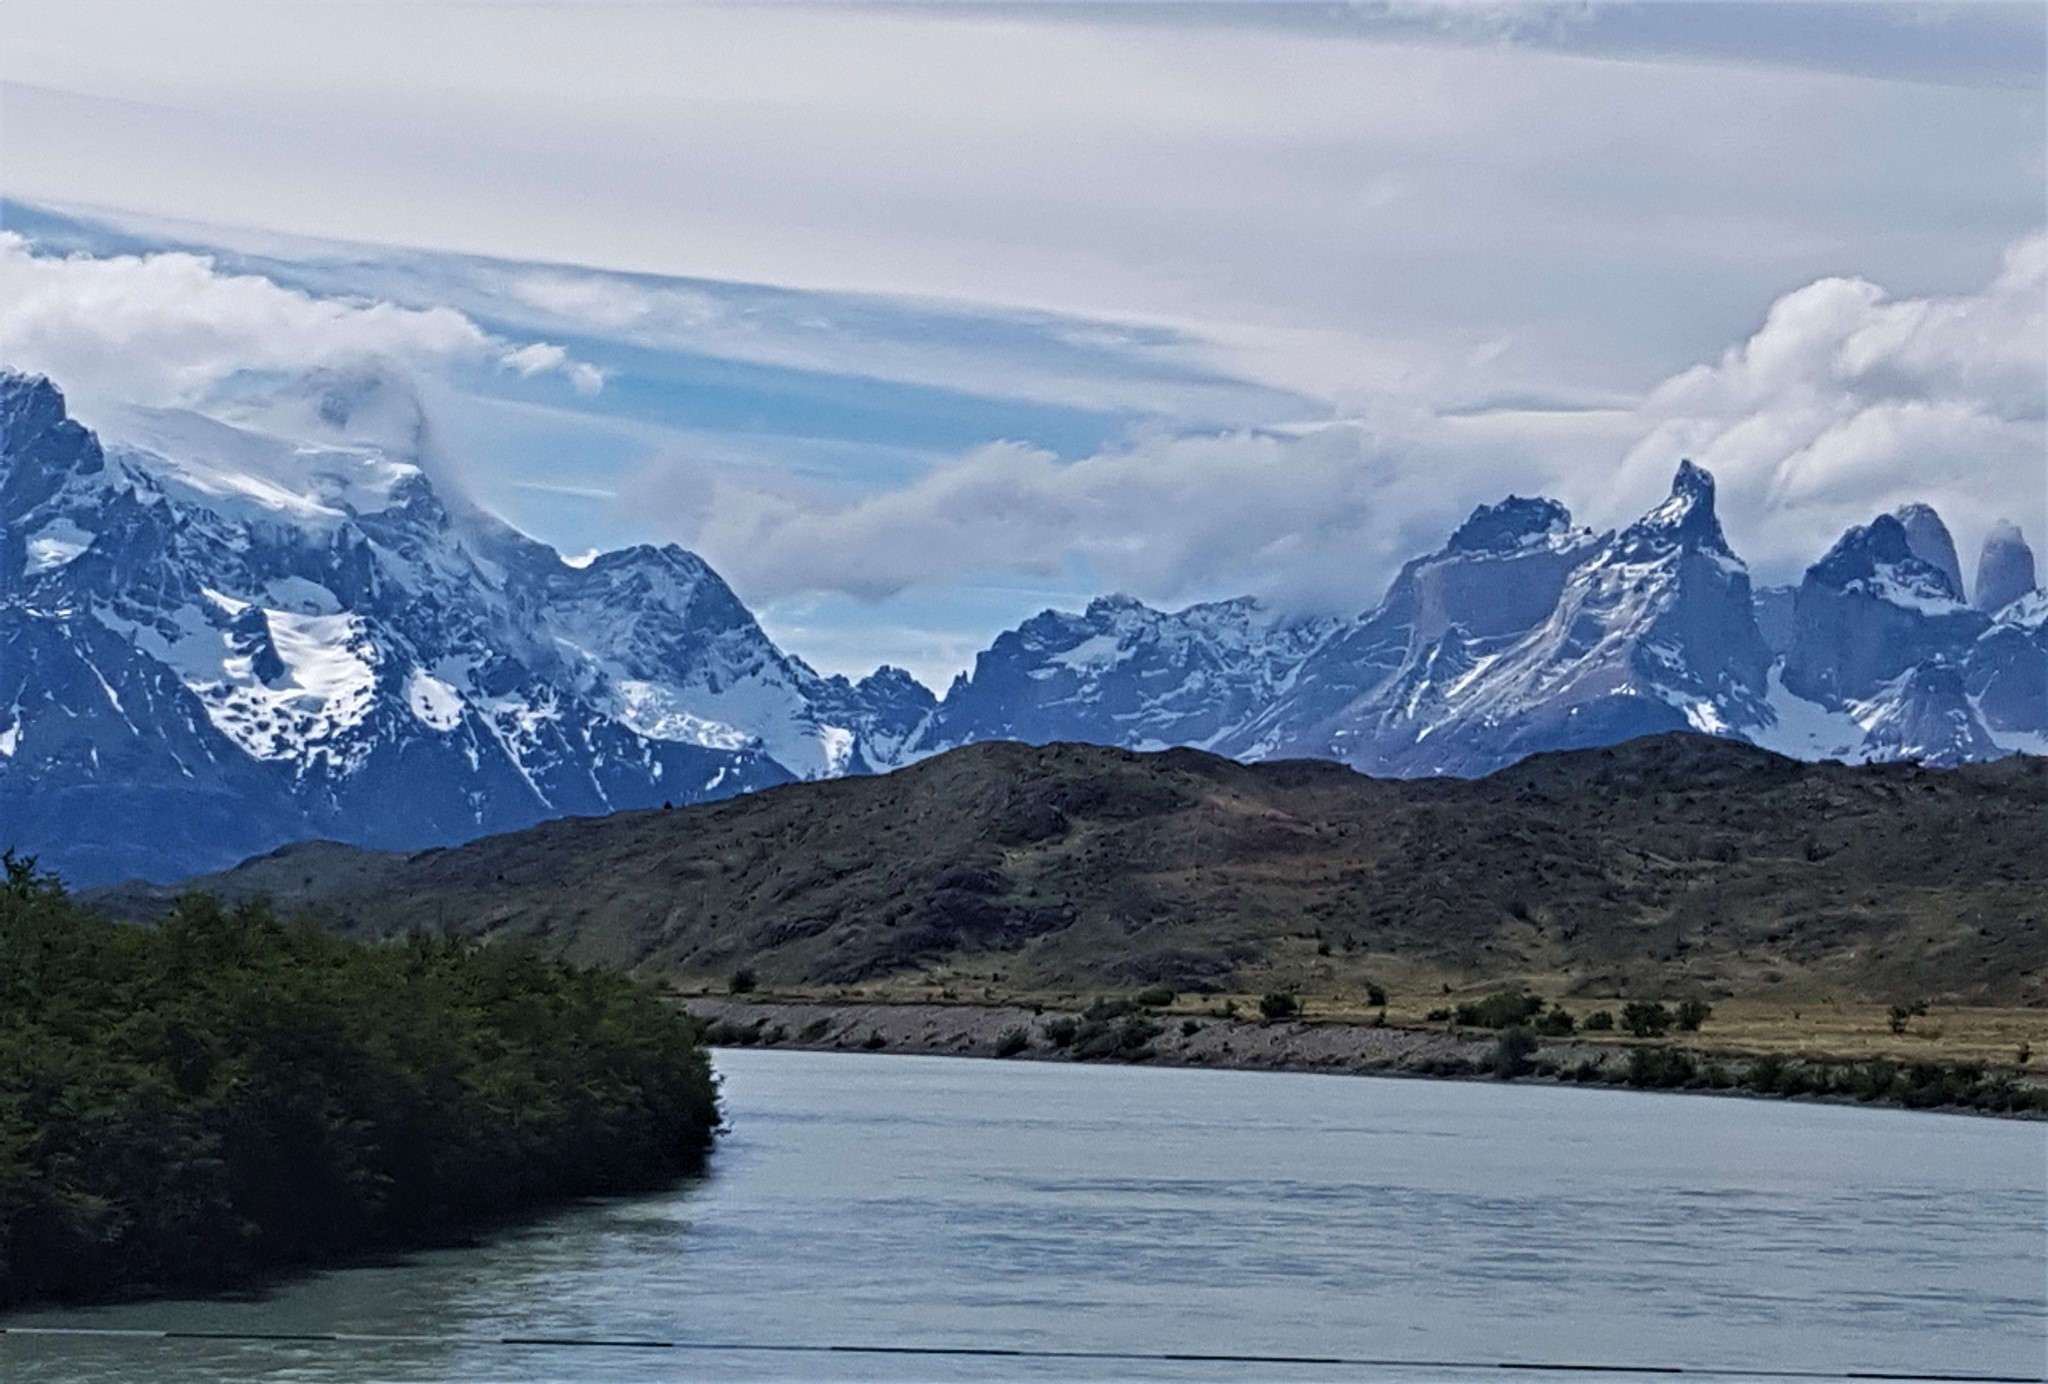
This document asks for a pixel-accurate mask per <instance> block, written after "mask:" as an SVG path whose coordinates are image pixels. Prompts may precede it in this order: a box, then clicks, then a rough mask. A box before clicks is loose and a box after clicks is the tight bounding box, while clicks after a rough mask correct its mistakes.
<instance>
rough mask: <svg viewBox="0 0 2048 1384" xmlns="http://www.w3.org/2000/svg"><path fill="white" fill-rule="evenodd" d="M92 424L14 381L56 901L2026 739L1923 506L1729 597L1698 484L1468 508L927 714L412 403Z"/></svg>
mask: <svg viewBox="0 0 2048 1384" xmlns="http://www.w3.org/2000/svg"><path fill="white" fill-rule="evenodd" d="M105 429H106V432H105V438H104V439H102V438H101V437H96V436H95V435H94V434H93V433H92V432H89V431H88V430H86V429H85V428H83V427H81V426H80V425H79V424H78V423H77V422H75V421H73V420H72V419H70V418H69V417H68V416H67V415H66V411H65V406H64V401H63V397H62V395H61V394H60V393H59V392H58V390H57V389H56V388H55V387H54V386H53V385H51V384H50V383H49V382H47V381H44V380H40V379H30V378H25V377H21V376H10V375H4V374H0V845H4V846H12V847H14V848H16V849H21V850H26V851H29V852H32V853H35V854H38V855H39V856H40V857H41V858H42V859H43V861H44V863H45V864H46V865H48V866H50V867H52V868H55V869H57V870H59V871H61V872H62V873H64V874H65V875H66V876H67V877H68V878H70V879H72V880H73V881H74V882H80V883H86V882H95V881H100V880H106V879H112V878H117V877H121V876H127V875H142V876H146V877H150V878H155V879H172V878H177V877H181V876H184V875H187V874H191V873H193V872H196V871H200V870H205V869H210V868H215V867H219V866H223V865H226V864H229V863H232V862H233V861H235V860H237V859H240V858H242V857H244V856H246V855H249V854H253V853H256V852H259V851H263V850H267V849H270V848H273V847H275V846H278V845H281V844H283V843H285V842H288V841H291V840H295V839H300V838H304V837H309V836H329V837H336V838H339V839H342V840H346V841H351V842H355V843H358V844H363V845H370V846H381V847H392V848H416V847H423V846H429V845H435V844H442V843H449V842H455V841H460V840H464V839H467V838H469V837H473V836H476V835H480V834H483V833H485V832H491V831H499V830H505V829H510V828H513V827H517V826H522V825H526V824H528V823H531V822H534V821H537V820H540V819H543V818H546V817H551V816H559V815H564V814H572V813H599V812H607V811H611V810H615V809H618V808H624V807H635V806H652V805H656V804H660V803H664V802H667V803H687V802H694V801H699V800H702V799H705V798H708V797H717V796H723V795H726V794H731V793H738V792H744V791H747V790H750V789H753V788H757V787H762V786H766V785H769V784H774V783H778V782H783V781H786V780H789V779H792V778H798V777H821V776H828V775H837V774H846V773H863V772H869V771H872V770H879V769H886V768H891V767H895V766H897V765H900V764H904V763H907V762H909V761H911V760H913V759H916V758H920V757H922V756H925V755H929V754H933V753H937V752H939V751H941V750H944V749H948V748H951V747H953V746H956V745H961V744H966V743H969V742H971V741H978V740H989V739H1021V740H1029V741H1037V742H1045V741H1053V740H1084V741H1094V742H1098V743H1106V744H1114V745H1119V746H1123V747H1126V748H1130V749H1157V748H1164V747H1167V746H1174V745H1194V746H1200V747H1203V748H1207V749H1211V750H1214V751H1217V752H1219V753H1224V754H1229V755H1234V756H1237V757H1240V758H1245V759H1272V758H1279V757H1289V756H1314V757H1324V758H1335V759H1339V760H1342V761H1344V762H1346V763H1349V764H1351V765H1353V766H1355V767H1358V768H1360V769H1363V770H1367V771H1369V772H1375V773H1387V774H1399V775H1425V774H1476V773H1483V772H1486V771H1488V770H1490V769H1493V768H1496V767H1499V766H1501V765H1504V764H1507V763H1510V762H1512V761H1514V760H1515V759H1518V758H1520V757H1522V756H1524V755H1527V754H1531V753H1535V752H1537V751H1541V750H1548V749H1559V748H1568V747H1576V746H1588V745H1598V744H1604V743H1610V742H1613V741H1616V740H1620V739H1624V738H1627V737H1631V736H1635V735H1640V734H1644V733H1649V732H1655V731H1660V730H1667V729H1687V728H1690V729H1693V730H1699V731H1705V732H1709V733H1712V734H1718V735H1729V736H1735V737H1738V738H1742V739H1746V740H1750V741H1753V742H1755V743H1757V744H1760V745H1763V746H1766V747H1768V748H1771V749H1776V750H1779V751H1781V752H1784V753H1790V754H1795V755H1801V756H1805V757H1834V758H1843V759H1896V758H1913V759H1920V760H1925V761H1928V762H1931V763H1952V762H1957V761H1960V760H1965V759H1981V758H1988V757H1992V756H1996V755H2000V754H2005V753H2010V752H2012V751H2015V750H2026V751H2031V752H2036V753H2038V752H2042V751H2044V750H2048V593H2044V592H2043V591H2042V590H2040V589H2039V588H2038V587H2037V586H2036V585H2035V581H2036V575H2035V568H2034V558H2033V553H2032V552H2031V550H2029V549H2028V548H2027V546H2026V544H2025V542H2024V540H2023V539H2022V538H2021V536H2020V535H2019V533H2018V531H2017V530H2016V529H2010V528H2006V529H2001V530H1998V531H1995V532H1994V533H1993V534H1992V535H1991V538H1990V539H1989V540H1988V541H1987V543H1986V545H1985V550H1984V552H1983V554H1982V556H1981V558H1980V560H1979V562H1978V564H1977V568H1976V572H1977V580H1976V583H1975V587H1974V590H1973V591H1972V592H1970V593H1967V598H1966V593H1965V592H1964V590H1963V581H1962V566H1961V564H1960V562H1959V561H1958V559H1957V555H1956V551H1955V545H1954V542H1953V540H1952V538H1951V537H1950V535H1949V533H1948V530H1947V528H1946V527H1945V526H1944V525H1943V524H1942V522H1941V520H1940V517H1939V516H1938V515H1936V514H1935V513H1934V511H1933V510H1931V509H1929V508H1927V507H1926V506H1908V507H1906V508H1904V509H1902V510H1899V511H1897V512H1896V513H1894V514H1889V515H1882V516H1879V517H1878V518H1876V519H1874V520H1872V521H1871V522H1870V523H1869V524H1867V525H1863V526H1860V527H1858V528H1855V529H1852V530H1850V531H1849V532H1848V533H1847V534H1845V535H1843V537H1842V538H1841V540H1840V541H1839V542H1837V543H1836V544H1835V545H1834V547H1833V548H1831V549H1830V550H1829V551H1828V553H1827V554H1826V555H1825V556H1823V557H1822V558H1821V559H1820V560H1819V561H1818V562H1816V563H1815V564H1814V565H1813V566H1812V567H1811V568H1809V569H1808V571H1807V572H1806V574H1805V577H1804V579H1803V580H1802V581H1801V582H1800V583H1799V585H1798V586H1796V587H1776V588H1767V589H1764V590H1761V591H1753V590H1752V589H1751V586H1750V581H1749V574H1748V571H1747V569H1746V568H1745V567H1744V565H1743V563H1742V561H1741V559H1740V558H1738V557H1737V556H1736V555H1735V553H1734V552H1733V551H1732V550H1731V549H1730V547H1729V544H1728V542H1727V539H1726V537H1725V535H1724V534H1723V533H1722V530H1721V526H1720V523H1719V521H1718V519H1717V518H1716V516H1715V509H1714V484H1713V481H1712V479H1711V478H1710V477H1709V476H1708V475H1707V474H1706V473H1705V472H1704V471H1702V470H1700V469H1699V468H1697V467H1695V466H1692V465H1691V464H1690V463H1681V464H1680V466H1679V468H1678V471H1677V475H1676V477H1675V478H1674V480H1673V483H1672V487H1671V492H1670V494H1669V496H1668V497H1667V498H1666V499H1665V500H1664V501H1662V502H1661V503H1660V504H1659V505H1657V506H1656V507H1655V508H1654V509H1652V510H1651V511H1650V512H1649V513H1648V514H1646V515H1644V516H1643V517H1642V518H1641V519H1640V520H1638V521H1637V522H1635V523H1633V524H1631V525H1629V526H1627V527H1626V528H1623V529H1621V530H1619V531H1618V532H1612V533H1599V534H1596V533H1594V532H1592V531H1590V530H1588V529H1585V528H1582V527H1577V526H1575V525H1574V524H1573V522H1572V518H1571V515H1570V514H1569V512H1568V511H1566V509H1565V508H1564V506H1562V505H1560V504H1558V503H1557V502H1556V501H1554V500H1548V499H1541V498H1536V499H1524V498H1518V497H1510V498H1509V499H1507V500H1505V501H1502V502H1501V503H1499V504H1496V505H1485V506H1481V507H1480V508H1479V509H1477V510H1475V511H1474V512H1473V514H1472V516H1471V517H1470V518H1469V519H1468V520H1467V521H1466V522H1465V523H1464V524H1463V525H1461V526H1460V527H1459V528H1458V529H1457V530H1456V532H1454V533H1453V534H1452V535H1451V536H1450V538H1449V539H1448V540H1447V541H1446V543H1445V544H1444V546H1443V547H1442V548H1441V549H1439V550H1438V551H1436V552H1434V553H1430V554H1428V555H1426V556H1423V557H1419V558H1416V559H1415V560H1414V561H1412V562H1410V563H1408V564H1407V565H1406V566H1405V567H1404V568H1402V570H1401V572H1400V573H1399V575H1398V576H1397V577H1396V578H1395V579H1394V581H1393V583H1392V584H1391V585H1390V587H1389V588H1388V591H1387V594H1386V596H1385V598H1384V599H1383V600H1382V601H1381V602H1380V603H1379V604H1378V605H1377V606H1375V607H1374V608H1373V609H1371V610H1369V611H1365V612H1362V613H1360V614H1358V615H1356V616H1352V617H1303V616H1296V615H1289V614H1286V613H1284V612H1280V611H1276V610H1273V609H1271V608H1268V607H1266V606H1264V605H1261V604H1260V603H1259V602H1257V601H1255V600H1252V599H1249V598H1245V599H1239V600H1232V601H1220V602H1214V603H1210V604H1205V605H1196V606H1191V607H1189V608H1187V609H1184V610H1180V611H1177V612H1166V611H1160V610H1155V609H1152V608H1151V607H1148V606H1145V605H1143V604H1141V603H1139V602H1137V601H1134V600H1131V599H1129V598H1127V597H1117V596H1112V597H1104V598H1102V599H1099V600H1096V601H1094V602H1092V603H1091V604H1090V605H1089V606H1088V607H1087V609H1086V610H1085V611H1083V612H1081V613H1080V614H1070V613H1062V612H1055V611H1046V612H1044V613H1042V614H1040V615H1038V616H1035V617H1033V618H1032V619H1030V620H1027V621H1025V622H1024V623H1023V624H1022V625H1020V626H1019V627H1018V628H1016V629H1014V630H1011V631H1008V632H1007V633H1005V634H1003V635H1001V636H999V637H998V638H997V639H996V640H995V641H994V643H993V644H992V645H991V647H990V648H989V649H987V650H986V651H985V652H983V653H982V654H981V655H980V656H979V657H978V658H977V659H976V661H975V665H974V668H973V669H972V671H971V672H970V673H968V674H965V675H963V676H961V677H960V678H958V679H956V680H955V682H954V684H953V686H952V688H951V689H950V690H949V691H948V692H947V694H946V696H945V697H944V699H943V700H935V699H934V698H933V697H932V695H931V693H929V692H928V691H926V690H925V689H924V688H923V687H922V686H920V685H919V684H918V683H917V682H916V681H915V680H913V679H912V678H911V677H910V676H909V675H908V674H907V673H904V672H902V671H900V670H897V669H892V668H882V669H879V670H878V671H877V672H875V673H874V674H872V675H871V676H869V677H867V678H864V679H862V680H861V681H859V682H857V683H856V682H850V681H848V680H847V679H845V678H842V677H831V678H827V677H821V676H820V675H819V674H817V673H816V672H815V671H813V670H812V669H811V668H809V667H808V666H807V665H805V664H804V663H803V662H802V661H801V660H800V659H797V658H794V657H792V656H791V655H789V654H787V653H785V652H784V651H782V650H781V649H779V648H777V647H776V646H775V644H774V642H773V641H772V640H770V639H769V638H768V637H767V635H766V634H765V633H764V632H763V631H762V629H761V628H760V626H759V624H758V623H757V622H756V621H755V620H754V617H753V616H752V615H751V614H750V613H749V612H748V611H747V609H746V607H745V606H744V605H743V604H742V603H741V602H740V600H739V599H738V597H737V596H735V595H734V594H733V592H732V590H731V589H730V588H729V587H727V586H726V584H725V583H724V582H723V581H722V580H721V579H720V578H719V576H718V575H717V573H715V572H714V571H712V569H711V568H710V567H709V566H707V565H706V564H705V563H704V562H703V561H702V560H701V559H699V558H698V557H696V556H695V555H694V554H691V553H688V552H685V551H684V550H682V549H680V548H676V547H667V548H652V547H636V548H628V549H625V550H622V551H618V552H612V553H605V554H602V555H600V556H597V557H595V558H594V559H592V560H590V561H589V562H587V563H584V564H581V565H578V564H574V563H570V562H566V561H564V560H563V559H562V558H561V556H560V555H558V554H557V553H556V552H555V551H554V550H553V549H552V548H549V547H547V546H546V545H544V544H541V543H538V542H535V541H534V540H532V539H530V538H527V537H526V536H524V535H523V534H520V533H518V532H517V531H515V530H513V529H511V528H510V527H508V526H506V525H505V524H503V523H501V522H500V521H498V520H496V519H494V518H492V517H491V516H489V515H487V514H485V513H483V512H481V511H480V510H478V509H476V508H475V507H474V506H472V505H469V504H468V503H467V502H466V501H464V500H462V499H461V498H460V496H459V495H457V494H454V493H451V492H448V491H445V490H443V489H442V488H440V487H438V486H437V485H436V484H435V481H434V478H433V472H434V469H435V468H434V464H433V461H432V458H433V450H434V449H433V438H432V437H431V435H430V432H429V429H428V428H427V425H426V422H425V419H424V416H423V414H422V412H421V410H420V408H419V406H418V404H417V403H416V402H415V400H414V399H413V397H412V396H411V394H410V393H409V392H407V390H406V389H405V388H404V387H403V386H401V385H399V384H397V383H395V382H393V381H391V380H389V379H386V378H382V377H379V376H377V375H374V374H363V375H335V374H324V375H320V376H316V377H311V378H308V379H304V380H300V381H297V382H294V383H290V384H287V385H284V386H279V385H277V384H276V383H275V382H270V383H268V384H266V385H265V386H263V387H262V388H260V389H259V388H256V387H253V386H252V387H251V388H250V389H248V390H247V391H246V392H245V393H244V394H243V395H242V396H240V397H236V398H229V399H225V400H219V401H216V402H215V403H214V404H213V405H211V406H210V407H209V412H208V413H207V414H206V415H204V416H202V415H201V414H199V413H195V412H190V411H183V410H141V409H130V410H127V411H125V412H120V413H111V414H109V415H108V416H107V419H106V420H105ZM103 444H104V445H103Z"/></svg>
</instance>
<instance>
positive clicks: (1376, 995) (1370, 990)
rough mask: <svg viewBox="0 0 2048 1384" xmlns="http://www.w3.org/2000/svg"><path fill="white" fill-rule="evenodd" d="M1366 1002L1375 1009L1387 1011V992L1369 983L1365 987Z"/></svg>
mask: <svg viewBox="0 0 2048 1384" xmlns="http://www.w3.org/2000/svg"><path fill="white" fill-rule="evenodd" d="M1365 1002H1366V1003H1367V1004H1369V1005H1371V1006H1372V1007H1373V1008H1374V1009H1385V1008H1386V1007H1387V992H1386V990H1385V989H1384V988H1383V987H1381V986H1378V985H1374V984H1371V983H1368V984H1367V985H1366V987H1365Z"/></svg>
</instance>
